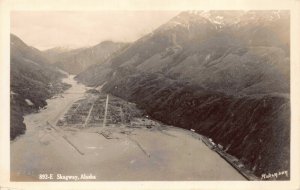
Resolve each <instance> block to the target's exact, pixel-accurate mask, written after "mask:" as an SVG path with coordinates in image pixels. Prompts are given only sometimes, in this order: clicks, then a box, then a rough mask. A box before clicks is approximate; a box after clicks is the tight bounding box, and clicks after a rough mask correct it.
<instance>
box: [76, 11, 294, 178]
mask: <svg viewBox="0 0 300 190" xmlns="http://www.w3.org/2000/svg"><path fill="white" fill-rule="evenodd" d="M289 20H290V16H289V12H288V11H188V12H182V13H180V14H179V15H177V16H176V17H174V18H172V19H171V20H170V21H169V22H167V23H165V24H164V25H162V26H160V27H159V28H157V29H156V30H154V31H153V32H152V33H150V34H148V35H146V36H144V37H142V38H140V39H139V40H137V41H136V42H134V43H133V44H131V45H130V46H129V47H127V48H126V49H124V50H123V51H121V52H118V53H117V54H116V55H115V56H113V57H111V58H110V59H108V60H107V61H106V62H105V63H104V64H98V65H93V66H91V67H89V68H88V69H87V70H85V71H83V72H82V73H80V74H79V75H77V77H76V78H77V80H78V81H80V82H82V83H85V84H87V85H89V86H99V85H103V84H104V86H103V90H105V91H107V92H109V93H112V94H114V95H116V96H119V97H121V98H123V99H126V100H128V101H131V102H135V103H137V105H139V107H140V108H142V109H144V110H146V111H147V113H148V114H149V115H150V116H151V117H152V118H154V119H157V120H160V121H162V122H164V123H167V124H170V125H174V126H178V127H182V128H186V129H194V130H195V131H196V132H197V133H199V134H202V135H205V136H207V137H208V138H211V139H212V140H213V141H214V142H215V143H217V144H220V145H221V147H223V151H224V152H226V153H228V154H230V155H232V156H234V157H236V158H237V159H238V160H239V161H240V162H241V163H242V164H243V165H244V167H245V168H246V169H248V170H250V171H252V172H253V173H254V174H255V175H257V176H258V177H260V176H261V175H262V174H263V173H269V172H270V173H274V172H277V171H281V170H289V158H290V152H289V151H290V149H289V147H290V144H289V143H290V82H289V81H290V36H289V32H290V31H289V28H290V23H289Z"/></svg>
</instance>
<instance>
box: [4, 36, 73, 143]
mask: <svg viewBox="0 0 300 190" xmlns="http://www.w3.org/2000/svg"><path fill="white" fill-rule="evenodd" d="M10 37H11V42H10V44H11V46H10V48H11V49H10V51H11V57H10V69H11V84H10V88H11V89H10V91H11V99H10V103H11V139H14V138H15V137H16V136H17V135H19V134H22V133H24V132H25V125H24V124H23V115H24V114H26V113H30V112H33V111H36V110H38V109H39V108H41V107H44V106H45V105H47V103H46V99H47V98H50V97H51V96H52V95H53V94H54V93H57V92H59V91H61V90H63V89H65V88H67V86H66V85H65V84H62V83H61V82H60V79H61V78H62V77H64V76H65V75H64V74H62V73H61V72H60V71H59V70H58V69H57V68H55V67H54V66H52V65H50V64H49V63H48V61H47V59H46V58H45V57H43V54H42V52H40V51H39V50H37V49H35V48H33V47H30V46H28V45H26V44H25V43H24V42H23V41H22V40H21V39H19V38H18V37H17V36H15V35H13V34H11V36H10Z"/></svg>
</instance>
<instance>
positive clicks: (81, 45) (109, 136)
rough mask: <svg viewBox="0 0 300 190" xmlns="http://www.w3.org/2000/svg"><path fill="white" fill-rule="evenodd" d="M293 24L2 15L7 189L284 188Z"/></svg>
mask: <svg viewBox="0 0 300 190" xmlns="http://www.w3.org/2000/svg"><path fill="white" fill-rule="evenodd" d="M291 25H292V22H291V10H289V9H285V8H282V9H216V8H211V9H201V8H196V9H192V8H184V9H177V10H174V9H170V10H158V9H147V10H146V9H144V10H128V9H123V10H122V9H121V10H68V9H65V10H64V9H63V10H61V9H60V10H18V9H16V10H12V11H10V12H9V32H7V34H8V35H9V37H8V38H7V42H9V45H8V47H7V48H8V49H7V51H8V52H9V57H8V59H9V60H8V63H7V64H8V65H9V70H7V72H8V76H9V81H6V82H9V99H8V100H7V101H8V104H9V111H7V112H8V114H9V118H7V119H8V122H9V126H8V127H7V128H9V129H6V130H8V132H7V134H8V136H9V137H8V138H7V139H5V141H7V144H8V146H9V147H8V150H7V151H8V154H9V155H7V156H8V157H7V160H8V163H7V164H8V167H9V171H8V173H7V174H6V175H7V177H8V178H9V181H10V182H11V183H14V182H52V183H55V182H77V183H78V182H118V181H119V182H133V183H134V182H180V181H181V182H187V183H188V182H197V181H198V182H201V181H203V182H204V181H215V182H216V183H218V181H219V182H221V181H223V182H224V181H225V182H226V181H227V182H246V181H253V182H261V183H263V182H264V181H280V182H290V181H291V179H292V173H293V172H294V171H293V169H294V170H295V171H296V170H297V171H298V168H295V167H292V162H291V159H292V154H291V152H292V137H291V136H292V132H291V131H292V127H291V126H292V118H293V117H292V106H295V104H294V105H293V104H292V103H291V102H292V101H291V91H292V88H291V85H292V82H291V81H292V80H291V78H292V76H291V70H293V68H295V67H291V54H292V53H291V52H292V50H291V47H292V46H291V44H292V43H293V42H292V41H291V39H292V38H291V30H292V29H291ZM298 148H299V147H298ZM2 187H3V188H4V189H7V188H9V187H7V186H4V185H2V184H0V189H1V190H2ZM20 189H22V188H20Z"/></svg>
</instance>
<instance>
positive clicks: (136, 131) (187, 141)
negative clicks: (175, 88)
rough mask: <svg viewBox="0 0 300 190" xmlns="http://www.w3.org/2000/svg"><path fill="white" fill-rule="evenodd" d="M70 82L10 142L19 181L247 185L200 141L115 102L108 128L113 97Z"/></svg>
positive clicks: (13, 177)
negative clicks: (42, 176)
mask: <svg viewBox="0 0 300 190" xmlns="http://www.w3.org/2000/svg"><path fill="white" fill-rule="evenodd" d="M64 82H66V83H68V84H71V85H72V87H71V88H70V89H68V90H67V91H65V92H64V93H63V94H62V96H57V97H56V98H52V99H49V100H47V104H48V105H47V108H45V109H43V110H41V111H40V112H39V113H32V114H29V115H26V116H25V124H26V126H27V131H26V133H25V134H24V135H21V136H19V137H18V138H17V139H15V140H14V141H12V142H11V180H12V181H38V180H42V181H43V180H44V181H47V180H49V179H39V175H40V174H52V175H53V176H57V175H63V176H68V175H77V176H81V175H82V174H91V175H94V176H96V180H100V181H103V180H105V181H111V180H121V181H124V180H125V181H126V180H131V181H132V180H134V181H137V180H171V181H172V180H245V178H244V177H243V176H242V175H241V174H239V172H238V171H236V170H235V169H234V168H232V166H231V165H230V164H228V163H227V162H226V161H224V160H223V159H222V158H221V157H220V156H219V155H218V154H217V153H215V152H214V151H212V150H211V149H210V148H208V147H207V146H206V145H205V144H204V143H203V142H202V141H201V136H200V135H198V134H196V133H194V132H191V131H188V130H184V129H180V128H176V127H173V126H169V125H165V124H162V123H160V122H158V121H155V120H152V119H150V118H149V116H148V115H146V113H145V112H143V111H141V110H139V109H137V108H136V106H135V104H133V103H129V102H126V101H124V100H122V99H119V98H117V97H114V96H112V95H109V99H108V100H109V101H108V107H107V118H106V122H105V123H103V120H104V118H103V117H104V112H105V103H106V98H107V97H108V96H107V95H106V94H103V92H102V91H97V90H94V91H93V90H91V89H90V88H86V87H85V86H83V85H81V84H78V83H77V82H76V81H74V80H73V77H69V78H67V79H64ZM62 119H64V121H62ZM59 121H60V122H59ZM20 158H22V159H20ZM220 171H222V172H220ZM72 179H74V180H75V179H77V178H72ZM59 180H61V179H60V178H59V179H58V178H53V181H59ZM81 180H93V179H89V178H85V179H81Z"/></svg>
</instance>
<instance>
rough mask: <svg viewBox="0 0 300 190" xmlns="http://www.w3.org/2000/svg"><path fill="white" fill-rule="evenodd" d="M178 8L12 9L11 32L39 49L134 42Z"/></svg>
mask: <svg viewBox="0 0 300 190" xmlns="http://www.w3.org/2000/svg"><path fill="white" fill-rule="evenodd" d="M178 13H179V12H178V11H86V12H82V11H13V12H11V33H13V34H15V35H17V36H18V37H20V38H21V39H22V40H23V41H24V42H25V43H27V44H28V45H30V46H33V47H35V48H38V49H40V50H45V49H50V48H53V47H67V48H79V47H86V46H92V45H96V44H98V43H100V42H102V41H105V40H112V41H118V42H133V41H135V40H137V39H139V38H140V37H142V36H143V35H145V34H147V33H150V32H151V31H152V30H154V29H156V28H157V27H159V26H160V25H162V24H164V23H165V22H167V21H168V20H170V19H171V18H172V17H174V16H176V15H177V14H178Z"/></svg>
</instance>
